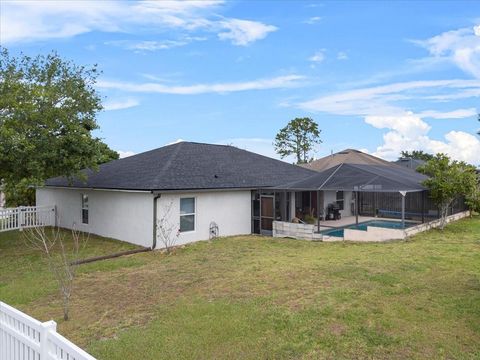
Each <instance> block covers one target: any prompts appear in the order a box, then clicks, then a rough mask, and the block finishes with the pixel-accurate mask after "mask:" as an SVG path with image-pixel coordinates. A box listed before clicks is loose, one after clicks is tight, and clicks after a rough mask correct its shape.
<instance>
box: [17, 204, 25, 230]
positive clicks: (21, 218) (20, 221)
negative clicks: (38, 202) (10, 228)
mask: <svg viewBox="0 0 480 360" xmlns="http://www.w3.org/2000/svg"><path fill="white" fill-rule="evenodd" d="M23 210H24V206H20V207H19V208H18V229H19V230H20V231H22V230H23V226H24V225H25V224H24V222H25V214H24V211H23Z"/></svg>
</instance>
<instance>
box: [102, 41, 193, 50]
mask: <svg viewBox="0 0 480 360" xmlns="http://www.w3.org/2000/svg"><path fill="white" fill-rule="evenodd" d="M188 43H189V41H185V40H163V41H155V40H143V41H130V40H116V41H107V42H105V45H113V46H117V47H121V48H123V49H126V50H133V51H136V52H145V51H157V50H168V49H171V48H174V47H180V46H184V45H187V44H188Z"/></svg>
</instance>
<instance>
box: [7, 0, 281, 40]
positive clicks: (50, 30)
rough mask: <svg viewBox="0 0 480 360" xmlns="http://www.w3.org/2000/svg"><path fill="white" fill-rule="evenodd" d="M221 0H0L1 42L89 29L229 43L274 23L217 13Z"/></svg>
mask: <svg viewBox="0 0 480 360" xmlns="http://www.w3.org/2000/svg"><path fill="white" fill-rule="evenodd" d="M223 3H224V1H220V0H211V1H207V0H204V1H178V0H171V1H138V2H133V1H119V0H102V1H89V2H88V4H86V3H85V1H79V0H72V1H53V0H41V1H40V0H24V1H2V3H1V6H2V9H1V10H2V11H1V14H0V24H1V39H0V40H1V42H2V44H12V43H18V42H28V41H41V40H49V39H58V38H69V37H73V36H77V35H80V34H85V33H88V32H92V31H102V32H121V33H141V32H142V31H143V30H155V31H156V32H168V33H171V32H172V31H181V32H187V33H192V32H195V31H200V32H203V33H211V32H213V33H217V34H219V37H220V38H221V39H224V40H231V42H232V43H233V44H235V45H247V44H250V43H252V42H254V41H256V40H260V39H263V38H265V36H267V34H268V33H269V32H272V31H275V30H276V29H277V28H276V27H275V26H272V25H267V24H264V23H262V22H257V21H252V20H243V19H231V18H223V17H219V16H218V15H217V11H218V10H219V9H220V7H221V5H222V4H223Z"/></svg>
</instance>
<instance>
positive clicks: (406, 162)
mask: <svg viewBox="0 0 480 360" xmlns="http://www.w3.org/2000/svg"><path fill="white" fill-rule="evenodd" d="M393 163H394V164H397V165H400V166H403V167H406V168H409V169H412V170H417V168H418V167H419V166H422V165H423V164H425V161H424V160H420V159H412V158H401V159H398V160H397V161H393Z"/></svg>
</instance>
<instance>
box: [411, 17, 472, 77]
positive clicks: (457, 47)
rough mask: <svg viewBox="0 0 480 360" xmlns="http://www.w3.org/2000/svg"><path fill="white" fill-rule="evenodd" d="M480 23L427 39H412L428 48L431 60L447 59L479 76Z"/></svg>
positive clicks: (467, 71)
mask: <svg viewBox="0 0 480 360" xmlns="http://www.w3.org/2000/svg"><path fill="white" fill-rule="evenodd" d="M479 33H480V25H477V26H475V27H473V28H462V29H458V30H452V31H447V32H444V33H441V34H439V35H437V36H434V37H432V38H430V39H427V40H416V41H413V42H414V43H415V44H418V45H420V46H422V47H424V48H426V49H427V50H428V52H429V53H430V55H431V56H432V58H433V60H438V59H447V60H449V61H450V62H452V63H454V64H455V65H456V66H458V67H459V68H460V69H462V70H463V71H464V72H466V73H468V74H472V75H473V76H475V77H476V78H480V36H479Z"/></svg>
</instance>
